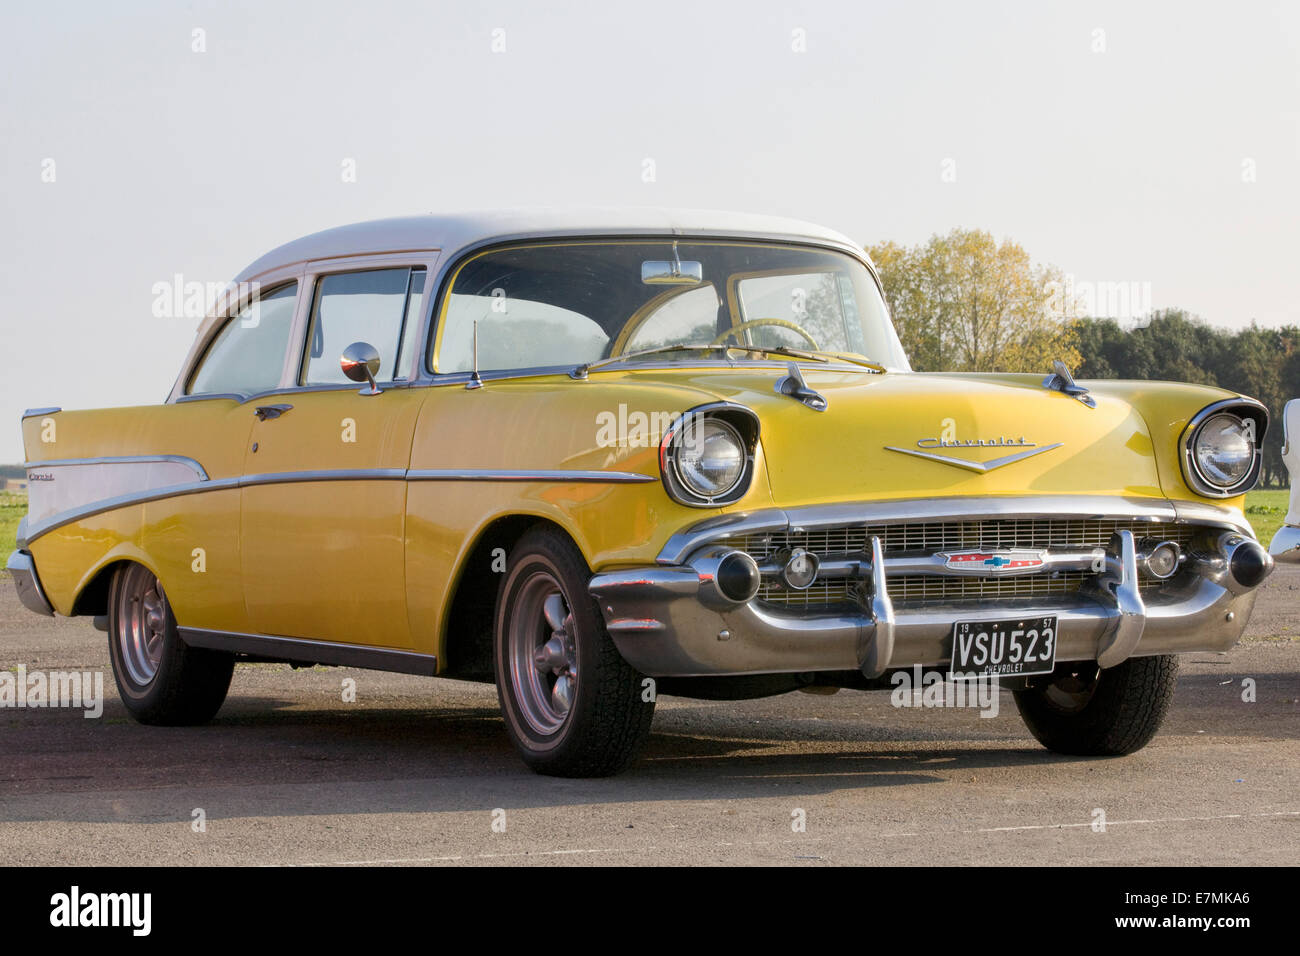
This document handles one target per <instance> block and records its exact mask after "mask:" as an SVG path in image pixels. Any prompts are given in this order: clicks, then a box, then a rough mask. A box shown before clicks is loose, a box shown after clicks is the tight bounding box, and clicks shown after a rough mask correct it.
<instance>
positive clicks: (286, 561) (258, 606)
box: [241, 386, 428, 648]
mask: <svg viewBox="0 0 1300 956" xmlns="http://www.w3.org/2000/svg"><path fill="white" fill-rule="evenodd" d="M427 391H428V390H427V389H422V388H393V387H390V388H387V389H385V390H384V391H383V392H381V393H380V394H378V395H362V394H359V392H358V389H357V387H356V386H346V387H343V388H338V389H330V390H325V391H299V392H292V391H291V392H286V393H283V394H278V395H271V396H266V397H265V398H262V399H258V400H257V401H255V402H250V403H249V404H248V406H247V407H248V410H249V415H250V416H253V415H254V412H255V408H256V407H258V406H264V405H288V406H291V407H290V408H288V409H286V410H284V411H282V413H281V414H279V415H278V416H276V417H267V418H266V419H265V420H263V421H257V420H255V421H254V424H253V432H252V436H251V442H250V445H249V451H248V454H247V456H246V457H245V463H244V481H245V484H244V487H243V489H242V491H241V495H242V514H241V539H242V543H243V579H244V597H245V601H246V603H247V608H248V617H249V621H250V623H251V625H252V627H251V629H252V630H253V631H254V632H255V633H260V634H272V635H277V636H284V637H300V638H311V639H315V640H326V641H339V642H344V643H354V644H364V645H368V646H374V647H392V648H407V647H410V645H411V637H410V629H409V627H408V625H407V619H406V595H405V581H406V576H405V569H404V546H405V513H406V482H405V479H404V476H405V472H406V469H407V467H408V465H409V463H410V455H411V440H412V436H413V434H414V429H415V422H416V419H417V417H418V415H419V410H420V406H421V404H422V403H423V401H424V399H425V395H426V394H427ZM254 448H255V449H256V450H254Z"/></svg>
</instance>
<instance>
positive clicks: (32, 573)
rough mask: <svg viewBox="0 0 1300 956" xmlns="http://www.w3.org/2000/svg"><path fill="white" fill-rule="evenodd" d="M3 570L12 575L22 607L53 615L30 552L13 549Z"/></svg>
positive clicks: (52, 609)
mask: <svg viewBox="0 0 1300 956" xmlns="http://www.w3.org/2000/svg"><path fill="white" fill-rule="evenodd" d="M5 570H6V571H8V572H9V573H10V574H11V575H12V576H13V579H14V589H15V590H17V592H18V600H20V601H22V602H23V607H25V608H27V609H28V610H29V611H35V612H36V613H37V614H44V615H46V616H48V617H53V616H54V608H53V607H52V606H51V605H50V600H49V598H47V597H46V596H45V589H44V588H42V587H41V579H40V576H39V575H38V574H37V573H36V563H35V562H34V561H33V560H32V556H31V555H30V554H28V553H27V552H26V551H15V552H14V553H13V554H11V555H9V561H8V562H7V563H6V564H5Z"/></svg>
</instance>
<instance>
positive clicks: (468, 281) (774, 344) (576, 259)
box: [432, 240, 908, 373]
mask: <svg viewBox="0 0 1300 956" xmlns="http://www.w3.org/2000/svg"><path fill="white" fill-rule="evenodd" d="M672 263H678V264H680V265H681V266H683V267H685V269H684V271H683V274H682V277H681V278H679V279H677V280H675V281H672V282H668V283H665V282H662V281H660V282H649V283H647V282H645V281H643V278H642V277H643V265H645V266H648V267H652V266H654V265H658V266H664V265H666V264H672ZM696 265H698V267H699V268H698V269H695V268H694V266H696ZM652 271H653V270H652ZM475 324H477V326H478V368H479V370H480V371H485V372H486V371H494V370H509V369H525V368H545V367H551V366H564V365H571V366H577V365H584V364H591V363H594V362H599V361H602V360H606V359H610V358H618V357H620V356H628V360H629V361H660V362H665V361H666V362H682V363H687V362H691V361H696V362H698V361H703V360H705V359H708V360H712V361H716V360H717V359H718V358H719V356H720V355H721V354H724V353H720V352H718V351H716V350H715V351H713V352H711V353H701V352H693V351H689V350H680V351H676V352H672V351H664V352H659V353H656V354H654V355H649V356H646V355H642V356H636V357H634V356H633V355H632V353H638V352H646V351H648V350H653V349H662V348H664V347H665V346H673V345H699V346H707V345H714V346H718V345H736V346H757V347H760V348H788V349H792V350H801V351H825V352H842V353H847V354H853V355H857V356H861V357H863V358H866V359H870V360H872V361H874V362H878V363H880V364H881V365H883V366H886V367H889V368H901V369H905V368H907V367H908V365H907V359H906V357H905V356H904V355H903V350H902V347H901V346H900V345H899V343H898V338H897V336H896V335H895V334H894V330H893V327H892V326H891V325H890V322H889V317H888V313H887V311H886V309H885V303H884V300H883V299H882V298H881V295H880V291H879V289H878V288H877V286H876V283H875V281H874V280H873V279H872V277H871V274H870V273H869V272H868V271H867V268H866V266H864V265H863V264H862V263H861V262H859V261H858V260H856V259H854V258H853V257H851V256H849V255H845V254H843V253H839V252H833V251H830V250H826V249H815V248H809V247H806V246H792V245H780V244H776V243H753V242H722V241H717V242H709V241H704V242H700V241H689V242H688V241H677V242H673V241H672V240H666V241H655V242H648V241H593V240H584V241H577V242H561V243H547V244H529V245H518V246H511V247H508V248H499V249H493V250H490V251H487V252H483V253H480V254H478V255H476V256H472V257H470V258H469V259H468V260H466V261H465V262H464V263H462V264H461V265H460V267H459V268H457V269H456V271H455V273H454V275H453V278H452V283H451V293H450V295H448V296H446V297H445V299H444V302H443V305H442V314H441V316H440V318H439V321H438V329H437V335H436V336H435V339H434V343H433V350H432V359H433V361H432V368H433V370H434V371H435V372H443V373H447V372H468V371H470V370H471V369H472V368H473V367H474V328H475ZM725 354H727V355H728V356H729V357H730V358H731V360H732V361H737V360H739V361H756V362H761V361H772V360H774V357H773V356H772V355H768V354H765V353H763V352H761V351H758V350H752V349H751V350H748V351H734V352H730V353H725ZM775 358H778V359H780V360H782V361H788V359H783V358H781V357H780V356H777V357H775Z"/></svg>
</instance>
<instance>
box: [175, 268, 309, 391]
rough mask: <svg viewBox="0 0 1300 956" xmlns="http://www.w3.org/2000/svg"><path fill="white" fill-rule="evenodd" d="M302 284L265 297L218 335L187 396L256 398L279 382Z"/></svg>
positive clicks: (283, 288)
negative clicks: (227, 394)
mask: <svg viewBox="0 0 1300 956" xmlns="http://www.w3.org/2000/svg"><path fill="white" fill-rule="evenodd" d="M297 294H298V283H296V282H290V283H289V284H288V285H283V286H280V288H278V289H276V290H275V291H273V292H270V293H263V294H262V295H261V296H259V297H258V298H257V299H256V300H255V301H253V302H250V303H249V304H248V305H246V306H244V308H243V309H241V310H240V311H239V314H238V315H236V316H234V317H233V318H231V319H229V320H228V321H227V322H226V324H225V326H224V327H223V328H222V329H221V331H220V332H218V333H217V337H216V338H215V339H213V341H212V344H211V345H210V346H208V351H207V352H206V353H205V354H204V356H203V361H202V362H200V363H199V368H198V371H197V372H195V373H194V376H193V377H192V378H191V379H190V387H189V390H188V391H187V392H186V394H188V395H205V394H210V393H214V392H234V393H236V394H239V395H252V394H254V393H256V392H265V391H268V390H270V389H273V388H275V387H276V386H277V385H279V384H280V373H281V372H282V371H283V370H284V357H285V353H286V352H287V351H288V350H289V333H290V331H291V330H292V326H293V306H294V302H295V300H296V298H297Z"/></svg>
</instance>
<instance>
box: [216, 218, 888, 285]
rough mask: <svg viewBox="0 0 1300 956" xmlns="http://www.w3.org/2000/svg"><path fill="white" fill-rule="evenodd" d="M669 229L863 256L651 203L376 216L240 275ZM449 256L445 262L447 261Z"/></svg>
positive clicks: (766, 226)
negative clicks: (351, 259)
mask: <svg viewBox="0 0 1300 956" xmlns="http://www.w3.org/2000/svg"><path fill="white" fill-rule="evenodd" d="M575 235H580V236H602V235H606V236H608V235H648V236H655V235H664V236H713V237H739V238H779V239H794V240H800V241H804V242H808V241H812V242H816V243H821V244H826V245H834V246H839V247H843V248H848V249H851V250H853V251H855V252H857V254H858V255H863V254H864V253H863V252H862V247H861V246H860V245H858V244H857V243H855V242H854V241H853V240H852V239H850V238H849V237H848V236H845V235H843V234H842V233H839V232H835V231H834V230H832V229H826V228H824V227H822V226H817V225H814V224H812V223H809V222H800V221H799V220H797V219H782V218H779V217H775V216H756V215H749V214H746V213H735V212H715V211H711V210H705V209H658V208H650V207H627V208H594V209H572V208H564V209H546V208H538V209H503V210H496V211H487V212H463V213H450V214H431V215H426V216H403V217H398V218H394V219H373V220H371V221H369V222H358V223H353V224H352V225H348V226H338V227H336V228H334V229H326V230H324V231H323V232H316V233H312V234H311V235H309V236H304V237H302V238H301V239H295V240H293V241H292V242H286V243H285V244H284V245H282V246H279V247H277V248H275V249H272V250H271V251H270V252H268V253H267V254H266V255H264V256H262V257H261V258H260V259H258V260H257V261H256V262H254V263H252V264H251V265H250V266H249V267H248V268H246V269H245V270H244V271H243V272H241V273H240V274H239V276H238V277H237V279H236V281H239V282H244V281H248V280H251V279H253V278H255V277H256V276H258V275H261V274H262V273H264V272H267V271H269V270H271V269H278V268H282V267H284V266H287V265H292V264H294V263H298V262H310V261H312V260H316V259H331V258H337V257H342V256H357V255H369V254H374V253H386V252H408V251H416V250H426V249H441V250H442V251H443V252H444V253H445V254H446V258H450V257H451V256H453V255H455V254H456V253H458V252H459V251H460V250H462V249H465V248H468V247H470V246H476V245H479V244H482V243H484V242H491V241H494V240H505V239H524V238H537V237H542V236H575ZM446 258H444V261H446Z"/></svg>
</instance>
